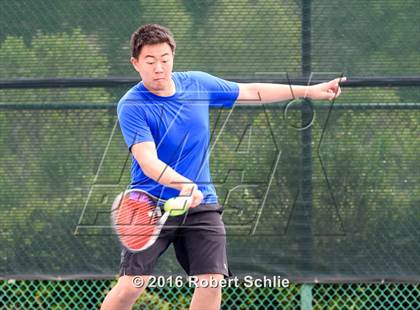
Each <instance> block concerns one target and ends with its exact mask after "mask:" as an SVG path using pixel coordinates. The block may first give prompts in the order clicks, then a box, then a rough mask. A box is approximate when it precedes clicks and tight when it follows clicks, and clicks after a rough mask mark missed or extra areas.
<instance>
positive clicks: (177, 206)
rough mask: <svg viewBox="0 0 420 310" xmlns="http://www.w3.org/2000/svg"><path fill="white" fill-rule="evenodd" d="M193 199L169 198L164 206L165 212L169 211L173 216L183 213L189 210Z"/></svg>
mask: <svg viewBox="0 0 420 310" xmlns="http://www.w3.org/2000/svg"><path fill="white" fill-rule="evenodd" d="M190 204H191V200H190V198H188V197H187V198H186V197H176V198H171V199H168V200H167V201H166V202H165V205H164V206H163V209H164V210H165V212H168V213H169V215H171V216H178V215H182V214H184V213H185V212H187V210H188V208H189V207H190Z"/></svg>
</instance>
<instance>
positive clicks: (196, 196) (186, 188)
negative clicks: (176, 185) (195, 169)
mask: <svg viewBox="0 0 420 310" xmlns="http://www.w3.org/2000/svg"><path fill="white" fill-rule="evenodd" d="M179 196H183V197H191V199H192V201H191V205H190V208H195V207H197V206H198V205H199V204H200V203H201V202H202V201H203V193H202V192H201V191H200V190H199V189H198V187H197V185H196V184H185V185H183V186H182V189H181V192H180V193H179Z"/></svg>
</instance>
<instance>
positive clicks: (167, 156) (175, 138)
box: [117, 71, 239, 204]
mask: <svg viewBox="0 0 420 310" xmlns="http://www.w3.org/2000/svg"><path fill="white" fill-rule="evenodd" d="M172 80H173V81H174V83H175V87H176V92H175V94H174V95H172V96H167V97H162V96H157V95H155V94H153V93H152V92H150V91H148V90H147V88H146V87H145V86H144V85H143V82H140V83H139V84H137V85H136V86H134V87H133V88H131V89H130V90H129V91H128V92H127V93H126V94H125V95H124V96H123V97H122V98H121V100H120V102H119V103H118V108H117V112H118V119H119V123H120V127H121V131H122V134H123V136H124V140H125V142H126V144H127V146H128V148H129V150H131V147H132V146H133V145H134V144H136V143H140V142H145V141H154V142H155V144H156V149H157V154H158V158H159V159H160V160H161V161H163V162H164V163H166V164H168V165H169V166H170V167H171V168H172V169H174V170H175V171H177V172H178V173H179V174H181V175H183V176H184V177H186V178H188V179H190V180H192V181H193V182H195V183H196V184H197V185H198V188H199V189H200V190H201V191H202V193H203V196H204V200H203V203H204V204H215V203H217V202H218V201H217V195H216V190H215V188H214V185H213V184H212V179H211V175H210V167H209V143H210V128H209V108H210V107H220V108H222V107H223V108H231V107H232V106H233V104H234V102H235V101H236V99H237V97H238V94H239V86H238V84H237V83H234V82H229V81H225V80H222V79H220V78H217V77H214V76H212V75H210V74H207V73H204V72H198V71H190V72H174V73H173V74H172ZM131 188H138V189H142V190H145V191H147V192H149V193H150V194H152V195H154V196H156V197H160V198H162V199H169V198H171V197H175V196H177V195H178V194H179V191H178V190H176V189H173V188H171V187H165V186H163V185H161V184H160V183H157V182H155V181H154V180H152V179H151V178H149V177H147V176H146V175H145V174H144V173H143V171H142V170H141V167H140V165H139V164H138V162H137V160H135V158H134V157H133V160H132V165H131Z"/></svg>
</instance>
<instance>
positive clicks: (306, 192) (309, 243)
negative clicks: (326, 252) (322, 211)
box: [300, 0, 314, 273]
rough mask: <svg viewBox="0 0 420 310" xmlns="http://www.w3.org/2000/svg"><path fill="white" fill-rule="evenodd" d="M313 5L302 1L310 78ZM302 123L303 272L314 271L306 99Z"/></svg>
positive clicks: (305, 72) (304, 58)
mask: <svg viewBox="0 0 420 310" xmlns="http://www.w3.org/2000/svg"><path fill="white" fill-rule="evenodd" d="M311 4H312V0H302V75H303V76H304V77H306V78H308V81H309V77H310V74H311V71H312V60H311V40H312V39H311V31H312V30H311ZM301 111H302V113H301V121H302V128H305V129H303V130H302V133H301V143H302V151H301V164H302V174H301V186H300V190H301V199H302V211H303V212H302V219H303V222H304V223H305V224H304V228H303V232H302V233H303V234H304V239H303V240H304V241H303V244H301V247H302V250H301V253H302V254H301V255H302V256H303V257H305V259H304V260H303V264H302V267H303V270H302V271H303V272H304V273H308V272H309V273H310V272H311V271H312V252H313V232H312V126H311V125H309V126H308V124H311V122H312V118H313V117H314V114H313V105H312V102H311V100H309V99H308V98H305V99H304V104H303V106H302V110H301Z"/></svg>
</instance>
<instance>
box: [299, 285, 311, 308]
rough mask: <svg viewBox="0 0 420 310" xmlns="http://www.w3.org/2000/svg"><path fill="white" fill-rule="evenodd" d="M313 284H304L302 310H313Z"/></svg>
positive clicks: (301, 292)
mask: <svg viewBox="0 0 420 310" xmlns="http://www.w3.org/2000/svg"><path fill="white" fill-rule="evenodd" d="M312 287H313V285H312V284H302V287H301V288H300V301H301V304H300V310H312Z"/></svg>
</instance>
